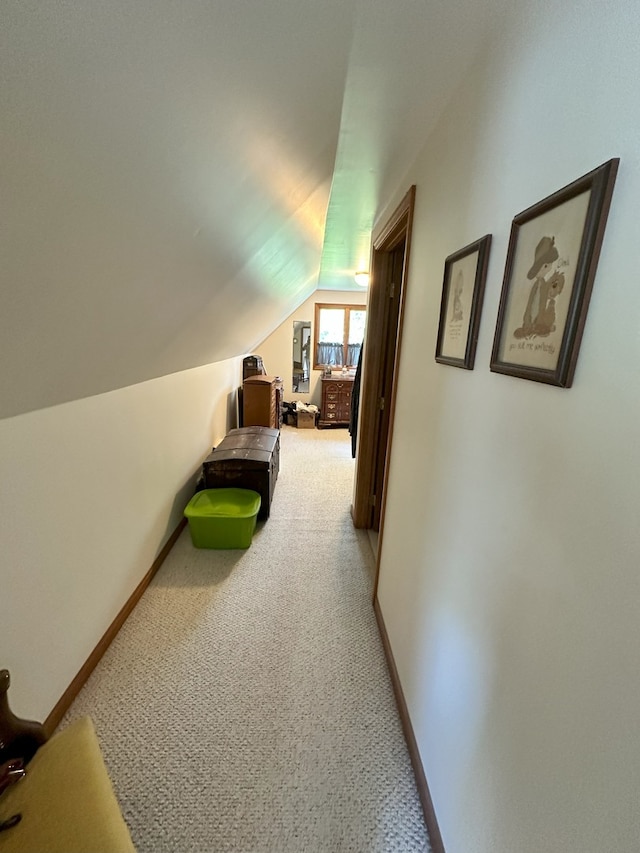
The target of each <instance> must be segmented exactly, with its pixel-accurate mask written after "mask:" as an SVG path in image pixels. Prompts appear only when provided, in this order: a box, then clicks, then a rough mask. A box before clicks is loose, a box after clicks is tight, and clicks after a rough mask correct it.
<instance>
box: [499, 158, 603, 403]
mask: <svg viewBox="0 0 640 853" xmlns="http://www.w3.org/2000/svg"><path fill="white" fill-rule="evenodd" d="M618 163H619V161H618V160H617V159H613V160H609V161H607V162H606V163H603V164H602V166H599V167H598V168H597V169H594V170H593V171H592V172H589V173H588V174H586V175H583V177H581V178H578V180H576V181H574V182H573V183H571V184H569V185H568V186H566V187H564V188H563V189H561V190H558V192H556V193H554V194H553V195H550V196H548V197H547V198H545V199H543V200H542V201H540V202H538V203H537V204H534V205H533V206H532V207H529V208H528V209H527V210H525V211H523V212H522V213H520V214H518V215H517V216H516V217H515V218H514V219H513V222H512V225H511V236H510V240H509V248H508V251H507V262H506V265H505V272H504V279H503V283H502V294H501V297H500V306H499V309H498V321H497V324H496V331H495V337H494V341H493V351H492V355H491V370H493V371H494V372H497V373H507V374H510V375H511V376H518V377H521V378H522V379H533V380H534V381H536V382H546V383H548V384H550V385H560V386H561V387H563V388H569V387H570V386H571V383H572V381H573V375H574V371H575V366H576V362H577V359H578V351H579V349H580V341H581V339H582V332H583V329H584V325H585V321H586V317H587V310H588V308H589V298H590V296H591V290H592V287H593V280H594V277H595V273H596V267H597V265H598V258H599V256H600V248H601V246H602V239H603V236H604V230H605V225H606V221H607V215H608V213H609V207H610V204H611V196H612V193H613V187H614V183H615V179H616V173H617V170H618Z"/></svg>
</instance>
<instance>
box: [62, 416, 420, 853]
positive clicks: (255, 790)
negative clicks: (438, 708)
mask: <svg viewBox="0 0 640 853" xmlns="http://www.w3.org/2000/svg"><path fill="white" fill-rule="evenodd" d="M353 470H354V462H353V460H352V459H351V454H350V443H349V436H348V435H347V432H346V430H323V431H318V430H296V429H294V428H292V427H284V429H283V431H282V450H281V468H280V477H279V479H278V484H277V486H276V490H275V496H274V501H273V504H272V511H271V517H270V519H269V520H268V521H267V522H264V523H259V524H258V528H257V529H256V532H255V534H254V539H253V543H252V546H251V547H250V548H249V549H248V550H246V551H203V550H197V549H195V548H193V546H192V545H191V542H190V538H189V533H188V531H187V530H185V531H184V533H183V534H182V536H181V537H180V539H179V541H178V542H177V544H176V546H175V547H174V548H173V550H172V552H171V554H170V555H169V557H168V558H167V560H166V561H165V563H164V565H163V567H162V568H161V570H160V571H159V572H158V574H157V575H156V578H155V579H154V581H153V582H152V584H151V586H150V587H149V589H148V590H147V592H146V593H145V595H144V596H143V598H142V599H141V601H140V603H139V605H138V606H137V608H136V609H135V611H134V612H133V614H132V615H131V617H130V618H129V620H128V621H127V623H126V624H125V626H124V627H123V629H122V630H121V632H120V633H119V635H118V637H117V638H116V639H115V641H114V643H113V644H112V646H111V647H110V649H109V650H108V652H107V654H106V655H105V657H104V658H103V660H102V661H101V663H100V665H99V666H98V667H97V669H96V670H95V672H94V674H93V675H92V677H91V678H90V680H89V681H88V683H87V685H86V686H85V688H84V689H83V691H82V692H81V694H80V696H79V697H78V699H77V700H76V702H75V703H74V705H73V707H72V709H71V710H70V712H69V714H68V715H67V717H66V718H65V721H64V722H63V725H64V724H65V723H66V722H67V721H69V720H71V719H73V718H75V717H77V716H79V715H82V714H89V715H91V717H92V718H93V720H94V722H95V725H96V729H97V732H98V736H99V738H100V741H101V744H102V748H103V753H104V756H105V760H106V763H107V766H108V768H109V772H110V775H111V778H112V780H113V783H114V787H115V789H116V793H117V795H118V799H119V801H120V803H121V806H122V810H123V814H124V816H125V819H126V821H127V823H128V824H129V827H130V830H131V834H132V837H133V841H134V844H135V845H136V847H137V849H138V850H139V851H140V853H145V851H148V853H161V852H162V851H166V853H170V851H171V853H175V852H177V851H234V853H267V851H269V853H289V851H291V853H298V851H300V853H302V851H309V853H312V852H313V853H334V851H335V853H342V851H345V853H346V851H353V852H354V853H377V852H378V851H380V853H382V851H398V852H399V853H400V851H427V850H428V849H429V845H428V841H427V836H426V830H425V827H424V822H423V818H422V812H421V809H420V804H419V800H418V796H417V793H416V788H415V782H414V778H413V774H412V771H411V766H410V762H409V757H408V754H407V749H406V745H405V742H404V739H403V736H402V732H401V727H400V723H399V720H398V716H397V712H396V707H395V703H394V699H393V693H392V689H391V684H390V681H389V677H388V673H387V669H386V664H385V661H384V657H383V652H382V646H381V643H380V638H379V635H378V630H377V626H376V622H375V617H374V614H373V610H372V606H371V579H372V573H373V558H372V553H371V547H370V544H369V540H368V537H367V535H366V533H362V532H359V531H356V530H354V528H353V526H352V523H351V518H350V515H349V507H350V503H351V495H352V482H353Z"/></svg>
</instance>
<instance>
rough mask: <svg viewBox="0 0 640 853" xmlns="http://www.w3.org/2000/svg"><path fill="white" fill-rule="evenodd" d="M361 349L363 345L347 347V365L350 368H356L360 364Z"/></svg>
mask: <svg viewBox="0 0 640 853" xmlns="http://www.w3.org/2000/svg"><path fill="white" fill-rule="evenodd" d="M361 349H362V344H349V346H348V347H347V365H348V366H349V367H354V366H355V365H356V364H357V363H358V359H359V358H360V350H361Z"/></svg>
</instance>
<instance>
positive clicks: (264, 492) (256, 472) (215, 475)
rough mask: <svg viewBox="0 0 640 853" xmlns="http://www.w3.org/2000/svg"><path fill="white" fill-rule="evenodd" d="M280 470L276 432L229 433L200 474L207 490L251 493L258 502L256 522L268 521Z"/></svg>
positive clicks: (247, 430)
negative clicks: (256, 495)
mask: <svg viewBox="0 0 640 853" xmlns="http://www.w3.org/2000/svg"><path fill="white" fill-rule="evenodd" d="M279 468H280V430H277V429H271V428H269V427H260V426H249V427H240V428H238V429H232V430H230V431H229V433H228V434H227V435H226V436H225V438H224V439H223V440H222V441H221V442H220V444H219V445H218V446H217V447H216V449H215V450H214V451H213V452H212V453H210V454H209V456H207V458H206V459H205V461H204V463H203V465H202V473H203V476H204V485H205V488H207V489H221V488H237V489H253V490H254V491H255V492H258V494H259V495H260V498H261V504H260V512H259V513H258V518H259V519H266V518H269V512H270V510H271V499H272V497H273V491H274V489H275V486H276V480H277V479H278V471H279Z"/></svg>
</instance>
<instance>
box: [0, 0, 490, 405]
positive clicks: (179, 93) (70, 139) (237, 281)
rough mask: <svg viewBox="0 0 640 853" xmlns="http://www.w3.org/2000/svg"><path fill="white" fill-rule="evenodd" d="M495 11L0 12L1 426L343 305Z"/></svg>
mask: <svg viewBox="0 0 640 853" xmlns="http://www.w3.org/2000/svg"><path fill="white" fill-rule="evenodd" d="M498 6H499V3H498V2H496V3H492V4H491V5H490V6H489V5H487V4H486V3H485V4H484V5H483V4H474V5H472V4H471V3H469V4H468V6H467V4H465V3H461V2H459V0H451V2H449V3H444V2H443V3H440V2H427V0H396V2H394V3H393V4H391V3H382V2H379V1H378V0H322V2H317V0H233V2H222V0H218V2H211V0H208V2H206V0H180V2H175V0H136V2H131V0H99V2H98V0H48V2H46V3H43V2H41V0H37V2H33V0H3V3H2V5H1V7H0V16H1V19H0V75H1V86H0V113H1V116H2V132H1V138H0V153H1V161H0V181H1V185H0V189H1V194H2V205H1V206H0V226H1V232H2V233H1V235H0V240H1V241H2V243H1V250H2V263H1V265H0V276H1V279H0V297H1V299H2V309H1V310H0V359H1V361H2V370H1V371H0V417H8V416H11V415H15V414H19V413H22V412H26V411H30V410H32V409H37V408H43V407H46V406H51V405H55V404H57V403H61V402H66V401H69V400H73V399H78V398H81V397H85V396H89V395H93V394H98V393H102V392H105V391H109V390H113V389H116V388H120V387H124V386H126V385H131V384H135V383H137V382H141V381H144V380H147V379H150V378H154V377H157V376H162V375H165V374H167V373H174V372H177V371H180V370H184V369H187V368H190V367H194V366H197V365H201V364H206V363H210V362H214V361H218V360H221V359H225V358H228V357H231V356H235V355H241V354H244V353H246V352H248V351H250V350H251V349H252V348H253V347H254V346H255V345H256V344H257V343H259V342H260V341H261V340H263V339H264V338H265V337H266V336H267V335H268V334H269V333H270V332H271V331H272V330H273V329H274V328H275V327H276V325H277V324H278V323H279V322H281V321H282V320H283V319H284V318H285V317H286V316H288V314H289V313H290V312H291V311H292V310H294V309H295V308H296V307H297V305H298V304H300V303H301V302H302V301H304V299H306V298H307V297H308V296H309V295H310V293H311V292H312V291H313V290H314V289H315V288H316V287H317V286H318V285H320V286H321V287H323V288H340V289H348V288H350V287H354V288H355V287H356V285H354V284H353V272H354V271H355V269H357V268H361V267H362V266H366V265H367V263H368V256H369V239H370V233H371V226H372V224H373V221H374V217H375V215H376V211H377V210H378V208H379V206H380V203H381V199H382V200H384V198H385V196H386V194H387V193H388V192H389V191H390V190H392V189H395V186H396V185H397V184H398V182H399V181H400V180H401V178H402V169H400V170H398V167H397V164H398V163H401V164H406V165H407V166H408V165H409V163H410V160H411V158H412V157H413V156H415V154H416V153H417V151H418V149H419V147H420V146H421V145H422V144H423V142H424V140H425V138H426V135H427V133H428V130H429V127H430V126H431V124H432V123H433V121H434V120H435V118H436V117H437V114H438V112H439V111H440V109H441V108H442V106H443V105H444V104H445V103H446V101H447V99H448V98H449V97H450V95H451V92H452V91H453V90H454V88H455V86H456V85H457V83H458V82H459V80H460V77H461V75H462V74H463V73H464V69H465V67H467V66H468V63H469V62H470V61H471V59H472V56H473V51H474V49H475V47H476V46H477V44H478V43H479V41H480V39H481V38H482V37H483V34H484V33H486V31H487V30H488V29H489V28H490V24H491V20H492V17H491V14H489V12H491V13H492V14H493V15H495V13H496V10H497V9H498ZM454 54H455V57H456V59H455V61H454V59H453V57H454ZM393 164H396V165H395V169H396V171H395V172H394V171H393V168H391V167H392V165H393Z"/></svg>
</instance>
